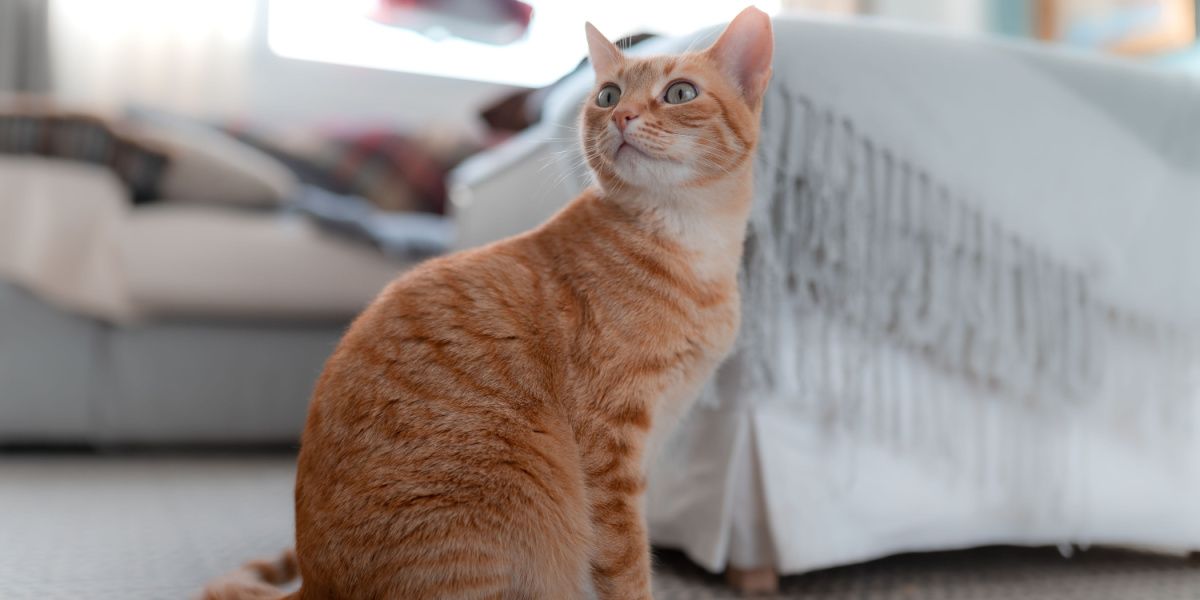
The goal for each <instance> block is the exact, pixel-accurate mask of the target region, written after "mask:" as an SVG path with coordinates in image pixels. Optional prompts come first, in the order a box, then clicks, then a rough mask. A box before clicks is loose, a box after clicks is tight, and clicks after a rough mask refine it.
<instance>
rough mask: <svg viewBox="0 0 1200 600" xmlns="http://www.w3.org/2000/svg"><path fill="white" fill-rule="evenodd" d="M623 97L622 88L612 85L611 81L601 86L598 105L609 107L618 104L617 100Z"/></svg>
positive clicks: (597, 98)
mask: <svg viewBox="0 0 1200 600" xmlns="http://www.w3.org/2000/svg"><path fill="white" fill-rule="evenodd" d="M620 99H621V88H619V87H617V86H615V85H612V84H611V83H610V84H608V85H606V86H604V87H602V88H600V93H599V94H597V95H596V106H599V107H601V108H608V107H610V106H616V104H617V101H618V100H620Z"/></svg>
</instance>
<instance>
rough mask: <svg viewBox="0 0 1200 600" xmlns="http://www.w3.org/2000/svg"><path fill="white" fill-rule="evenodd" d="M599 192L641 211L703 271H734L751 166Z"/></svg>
mask: <svg viewBox="0 0 1200 600" xmlns="http://www.w3.org/2000/svg"><path fill="white" fill-rule="evenodd" d="M600 193H601V196H602V198H603V199H604V200H605V201H607V202H612V203H614V204H615V205H617V206H620V207H621V208H622V209H623V210H626V211H629V212H631V213H634V214H637V215H638V217H637V219H636V220H637V222H638V223H640V224H642V225H644V226H645V227H647V228H648V231H649V232H651V233H653V234H656V235H662V236H664V237H667V238H668V239H670V240H672V241H674V242H675V243H677V244H679V245H680V246H681V247H683V248H685V249H687V250H688V251H689V252H690V253H691V254H692V255H693V256H694V260H693V265H692V266H693V267H694V268H695V270H696V273H697V275H699V276H700V277H702V278H704V279H710V278H718V277H736V275H737V269H738V266H739V264H740V262H741V256H742V243H743V241H744V240H745V236H746V223H747V220H748V219H749V216H750V206H751V204H752V200H753V198H752V195H753V173H752V171H751V169H749V168H747V169H742V170H739V171H737V172H735V173H732V174H730V175H729V176H728V177H724V178H721V179H718V180H715V181H712V182H709V183H707V184H705V185H703V186H695V187H686V186H679V187H669V188H660V189H647V188H632V187H619V188H617V189H615V190H612V191H605V190H602V191H601V192H600Z"/></svg>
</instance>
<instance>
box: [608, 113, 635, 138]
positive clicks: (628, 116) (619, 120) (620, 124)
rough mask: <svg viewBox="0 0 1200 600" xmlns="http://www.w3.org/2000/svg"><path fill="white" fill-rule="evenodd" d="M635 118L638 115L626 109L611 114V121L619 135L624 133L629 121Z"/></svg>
mask: <svg viewBox="0 0 1200 600" xmlns="http://www.w3.org/2000/svg"><path fill="white" fill-rule="evenodd" d="M636 118H638V114H637V113H635V112H633V111H632V110H630V109H628V108H622V109H618V110H617V111H616V112H614V113H613V121H614V122H615V123H616V124H617V129H619V130H620V131H621V133H625V127H627V126H628V125H629V122H630V121H632V120H634V119H636Z"/></svg>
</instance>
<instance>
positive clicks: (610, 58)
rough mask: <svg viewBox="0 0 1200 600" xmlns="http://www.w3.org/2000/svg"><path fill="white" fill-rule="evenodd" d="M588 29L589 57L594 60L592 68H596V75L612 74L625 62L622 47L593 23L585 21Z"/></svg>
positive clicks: (585, 27) (585, 28) (585, 26)
mask: <svg viewBox="0 0 1200 600" xmlns="http://www.w3.org/2000/svg"><path fill="white" fill-rule="evenodd" d="M583 28H584V30H585V31H587V42H588V57H589V58H591V60H592V68H593V69H595V70H596V76H597V77H601V76H605V75H611V74H613V73H614V72H616V70H617V69H618V68H620V66H621V64H622V63H624V62H625V56H624V55H622V54H621V49H620V48H618V47H617V46H616V44H613V43H612V42H610V41H608V38H606V37H604V34H603V33H600V30H599V29H596V27H595V26H594V25H592V24H591V23H585V24H584V26H583Z"/></svg>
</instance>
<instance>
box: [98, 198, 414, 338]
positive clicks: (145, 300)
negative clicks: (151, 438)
mask: <svg viewBox="0 0 1200 600" xmlns="http://www.w3.org/2000/svg"><path fill="white" fill-rule="evenodd" d="M118 239H119V242H118V243H119V253H120V256H121V261H122V264H123V266H124V271H125V274H126V281H127V282H128V286H129V296H130V298H131V300H132V302H133V304H134V306H135V307H136V308H137V311H138V313H139V314H141V315H143V316H153V317H197V316H205V317H207V316H232V317H266V318H272V319H294V318H303V319H314V318H315V319H325V318H328V319H345V318H348V317H351V316H353V315H355V314H356V313H357V312H358V311H359V310H361V309H362V308H363V307H364V306H365V305H366V303H367V302H369V301H370V299H371V298H373V297H374V295H375V294H376V293H377V292H378V291H379V290H380V289H382V288H383V286H384V285H385V284H387V283H388V282H389V281H391V280H392V279H393V278H394V277H395V276H396V275H397V274H398V273H399V272H400V271H401V270H403V269H404V268H405V267H406V266H408V264H406V263H404V262H401V261H396V260H392V259H387V258H384V257H383V256H382V255H381V254H380V253H379V252H378V251H377V250H375V249H373V248H369V247H367V246H365V245H359V244H356V243H353V242H348V241H345V240H342V239H338V238H334V237H330V236H328V235H326V234H323V233H322V232H320V231H319V230H318V229H317V228H316V227H315V226H314V225H313V224H312V223H311V222H309V221H308V220H307V219H304V218H302V217H299V216H292V215H284V216H280V215H279V214H277V213H266V212H263V213H259V212H251V211H233V210H229V209H228V208H220V207H214V206H204V205H171V204H164V205H159V206H154V207H146V208H144V209H141V210H137V211H134V212H132V213H131V214H130V217H129V218H128V219H127V220H126V221H125V222H124V223H123V224H122V228H121V231H120V234H119V236H118Z"/></svg>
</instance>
